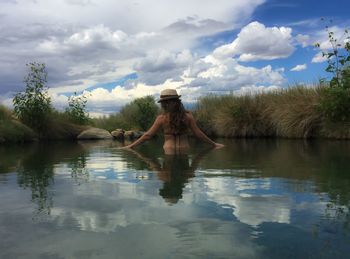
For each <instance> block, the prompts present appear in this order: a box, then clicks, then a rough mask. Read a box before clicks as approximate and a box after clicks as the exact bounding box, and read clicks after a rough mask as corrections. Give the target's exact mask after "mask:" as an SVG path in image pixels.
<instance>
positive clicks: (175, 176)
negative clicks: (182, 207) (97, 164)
mask: <svg viewBox="0 0 350 259" xmlns="http://www.w3.org/2000/svg"><path fill="white" fill-rule="evenodd" d="M212 149H213V148H209V149H205V150H203V151H202V152H200V153H198V154H196V155H195V156H194V157H193V159H191V156H189V155H188V154H187V153H176V154H172V155H170V154H164V155H163V157H162V162H159V161H158V159H156V158H150V157H147V155H146V154H144V153H142V152H140V151H136V150H134V149H129V150H128V151H130V152H132V153H134V154H135V155H136V156H137V157H139V158H140V159H141V160H143V161H144V162H146V163H147V164H148V165H149V167H150V169H151V170H152V171H155V172H157V176H158V179H159V180H161V181H163V187H162V188H161V189H159V195H160V196H162V197H163V198H164V200H165V201H166V202H167V203H169V204H175V203H177V202H178V201H179V200H180V199H182V193H183V188H184V187H185V185H186V183H188V182H189V179H191V178H192V177H194V176H195V170H196V169H197V167H198V165H199V162H200V161H201V160H202V159H203V157H204V156H205V155H206V154H207V153H208V152H209V151H210V150H212Z"/></svg>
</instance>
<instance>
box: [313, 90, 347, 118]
mask: <svg viewBox="0 0 350 259" xmlns="http://www.w3.org/2000/svg"><path fill="white" fill-rule="evenodd" d="M319 110H320V112H322V114H323V116H324V118H325V119H326V120H327V122H333V123H337V122H340V123H346V122H350V88H341V87H327V88H324V89H323V91H322V94H321V101H320V104H319Z"/></svg>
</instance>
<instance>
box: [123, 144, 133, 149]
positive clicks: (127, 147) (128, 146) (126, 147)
mask: <svg viewBox="0 0 350 259" xmlns="http://www.w3.org/2000/svg"><path fill="white" fill-rule="evenodd" d="M120 149H132V146H131V145H127V146H124V147H120Z"/></svg>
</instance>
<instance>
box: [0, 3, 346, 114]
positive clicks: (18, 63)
mask: <svg viewBox="0 0 350 259" xmlns="http://www.w3.org/2000/svg"><path fill="white" fill-rule="evenodd" d="M349 9H350V3H349V2H348V1H345V0H338V1H332V2H329V1H311V0H309V1H305V0H304V1H302V0H296V1H277V0H235V1H232V0H178V1H173V0H143V1H138V0H135V1H132V2H131V1H123V0H114V1H112V0H99V1H97V0H51V1H44V0H35V1H34V0H33V1H31V0H30V1H29V0H2V1H0V39H1V40H0V56H1V58H0V103H2V104H4V105H7V106H10V107H11V105H12V104H11V103H12V101H11V99H12V96H13V94H15V93H16V92H18V91H21V90H23V89H24V84H23V77H24V75H25V74H26V66H25V64H26V63H28V62H32V61H37V62H43V63H45V64H46V66H47V69H48V73H49V77H48V78H49V83H48V84H49V87H50V88H49V93H50V95H51V98H52V102H53V104H54V105H55V107H56V108H58V109H63V108H64V107H65V106H66V105H67V98H68V97H69V96H70V95H72V94H74V92H77V93H80V94H87V95H88V96H89V99H88V108H89V111H90V113H91V114H92V115H93V116H98V115H101V114H108V113H112V112H115V111H118V110H119V109H120V107H122V106H123V105H125V104H126V103H128V102H130V101H131V100H133V99H134V98H138V97H141V96H145V95H153V96H155V97H157V96H158V95H159V92H160V91H161V90H162V89H164V88H176V89H177V90H178V91H179V92H180V93H181V94H182V96H183V101H184V102H187V103H191V102H195V101H196V100H197V99H198V98H199V97H201V96H203V95H207V94H209V93H217V94H227V93H232V92H233V93H235V94H242V93H254V92H262V91H270V90H274V89H278V88H284V87H292V86H293V85H295V84H296V83H303V84H306V85H310V84H313V83H315V82H317V81H318V80H319V79H320V78H324V77H329V76H330V75H328V74H327V73H325V72H324V69H325V67H326V65H327V64H326V62H325V61H324V60H323V59H322V58H321V56H320V53H321V51H329V47H330V46H329V44H327V37H326V36H327V35H326V33H325V30H324V27H325V25H326V23H325V22H322V21H321V17H323V18H325V19H326V20H333V23H332V24H330V26H331V29H332V30H333V31H334V32H335V33H336V36H337V37H341V36H342V33H343V32H344V29H345V28H347V27H349V25H350V19H349V17H348V14H347V11H348V10H349ZM57 10H60V12H57ZM315 42H319V43H321V49H315V48H314V47H313V44H314V43H315Z"/></svg>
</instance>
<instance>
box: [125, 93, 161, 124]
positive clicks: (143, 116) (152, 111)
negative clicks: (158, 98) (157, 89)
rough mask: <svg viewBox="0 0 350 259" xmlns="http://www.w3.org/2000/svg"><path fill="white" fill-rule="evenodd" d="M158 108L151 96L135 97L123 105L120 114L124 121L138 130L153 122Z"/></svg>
mask: <svg viewBox="0 0 350 259" xmlns="http://www.w3.org/2000/svg"><path fill="white" fill-rule="evenodd" d="M158 111H159V108H158V106H157V104H156V103H155V100H154V98H153V96H146V97H141V98H137V99H135V100H134V101H132V102H131V103H129V104H127V105H125V106H124V107H123V108H122V109H121V111H120V114H121V115H122V116H123V117H124V119H125V121H126V122H127V123H128V124H129V125H132V126H134V127H135V128H137V129H140V130H147V129H148V128H149V127H150V126H151V125H152V123H153V122H154V120H155V118H156V116H157V113H158Z"/></svg>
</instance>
